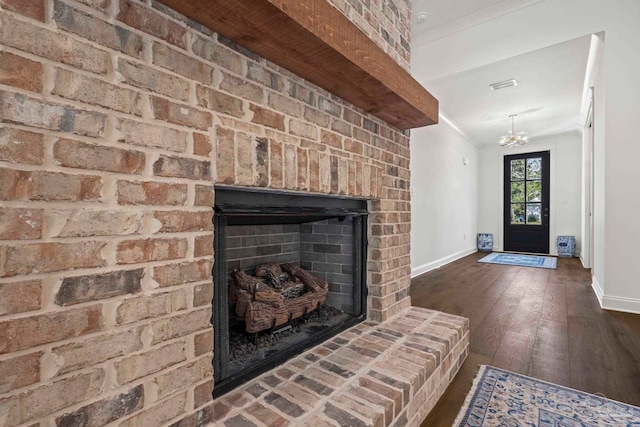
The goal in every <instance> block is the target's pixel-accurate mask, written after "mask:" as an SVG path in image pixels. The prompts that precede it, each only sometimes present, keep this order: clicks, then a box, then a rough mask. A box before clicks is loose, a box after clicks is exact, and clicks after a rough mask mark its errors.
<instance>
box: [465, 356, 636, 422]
mask: <svg viewBox="0 0 640 427" xmlns="http://www.w3.org/2000/svg"><path fill="white" fill-rule="evenodd" d="M453 425H454V426H456V427H471V426H473V427H481V426H510V427H595V426H615V427H632V426H633V427H638V426H640V408H638V407H635V406H631V405H627V404H625V403H621V402H616V401H615V400H610V399H606V398H604V397H599V396H596V395H593V394H589V393H585V392H582V391H578V390H574V389H572V388H567V387H563V386H561V385H557V384H552V383H548V382H546V381H541V380H537V379H535V378H531V377H527V376H525V375H520V374H516V373H513V372H509V371H504V370H502V369H498V368H494V367H493V366H486V365H483V366H481V367H480V371H479V372H478V375H477V376H476V379H475V380H474V381H473V386H472V387H471V391H470V392H469V394H468V395H467V399H466V400H465V403H464V406H463V407H462V409H461V410H460V412H459V413H458V416H457V418H456V421H455V422H454V423H453Z"/></svg>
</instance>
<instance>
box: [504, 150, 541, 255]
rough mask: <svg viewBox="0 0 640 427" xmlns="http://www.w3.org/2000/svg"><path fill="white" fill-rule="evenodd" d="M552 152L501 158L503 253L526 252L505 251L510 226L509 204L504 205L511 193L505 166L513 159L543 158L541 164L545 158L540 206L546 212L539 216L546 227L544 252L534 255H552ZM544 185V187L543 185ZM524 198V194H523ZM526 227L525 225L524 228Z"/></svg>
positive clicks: (511, 154) (524, 153)
mask: <svg viewBox="0 0 640 427" xmlns="http://www.w3.org/2000/svg"><path fill="white" fill-rule="evenodd" d="M552 151H553V150H551V149H546V150H539V151H532V152H527V151H524V152H516V153H510V154H505V155H504V156H503V161H502V177H503V178H502V185H503V188H502V249H503V250H504V251H513V252H523V253H527V251H516V250H514V249H507V237H508V235H509V233H508V231H507V229H508V227H510V226H511V214H510V212H511V211H510V206H511V203H506V199H507V194H509V195H510V193H511V185H510V184H511V173H510V169H509V171H508V170H507V164H508V163H509V162H510V161H511V160H512V159H513V158H525V159H526V158H531V157H543V163H544V158H545V157H546V168H544V169H543V170H542V181H543V188H542V194H543V197H542V199H543V200H542V205H543V207H544V205H546V209H547V210H546V212H545V211H544V209H543V210H542V212H541V214H542V218H541V219H542V224H543V226H546V229H547V230H546V231H547V233H546V242H543V244H544V243H546V251H545V250H544V248H543V251H542V252H535V253H543V254H552V253H553V251H552V250H551V249H552V245H551V235H552V216H551V200H552V197H551V192H552V183H551V169H552V156H551V152H552ZM545 184H546V185H545ZM545 187H546V191H545ZM525 197H526V194H525ZM524 227H526V225H525V226H524Z"/></svg>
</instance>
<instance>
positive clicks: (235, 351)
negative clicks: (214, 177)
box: [212, 187, 368, 397]
mask: <svg viewBox="0 0 640 427" xmlns="http://www.w3.org/2000/svg"><path fill="white" fill-rule="evenodd" d="M215 195H216V197H215V200H216V201H215V214H214V227H215V238H214V249H215V264H214V269H213V279H214V297H213V301H212V305H213V307H212V308H213V317H212V323H213V327H214V376H215V378H214V380H215V387H214V397H218V396H221V395H223V394H225V393H227V392H228V391H230V390H232V389H234V388H235V387H237V386H239V385H240V384H243V383H244V382H246V381H248V380H250V379H252V378H254V377H256V376H257V375H260V374H261V373H263V372H265V371H267V370H269V369H272V368H274V367H275V366H278V365H280V364H282V363H283V362H284V361H286V360H288V359H290V358H292V357H294V356H295V355H298V354H300V353H302V352H303V351H305V350H306V349H308V348H309V347H311V346H314V345H317V344H318V343H320V342H323V341H325V340H327V339H329V338H331V337H333V336H334V335H336V334H338V333H339V332H341V331H343V330H345V329H347V328H349V327H351V326H353V325H355V324H356V323H358V322H361V321H363V320H365V318H366V290H367V287H366V265H367V215H368V209H367V201H366V200H364V199H356V198H343V197H335V196H320V195H309V194H297V193H289V192H274V191H268V192H266V191H257V190H253V189H238V188H233V189H231V188H224V187H220V188H216V193H215Z"/></svg>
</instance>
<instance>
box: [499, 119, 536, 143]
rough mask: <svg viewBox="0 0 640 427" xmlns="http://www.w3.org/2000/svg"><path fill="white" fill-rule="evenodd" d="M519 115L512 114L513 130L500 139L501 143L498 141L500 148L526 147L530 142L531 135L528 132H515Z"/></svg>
mask: <svg viewBox="0 0 640 427" xmlns="http://www.w3.org/2000/svg"><path fill="white" fill-rule="evenodd" d="M516 116H517V114H512V115H510V116H509V117H511V130H510V131H509V133H508V134H506V135H504V136H502V137H500V141H498V146H500V147H508V148H510V147H518V146H520V145H524V144H526V143H527V142H529V135H528V134H527V132H524V131H520V132H518V133H516V131H515V118H516Z"/></svg>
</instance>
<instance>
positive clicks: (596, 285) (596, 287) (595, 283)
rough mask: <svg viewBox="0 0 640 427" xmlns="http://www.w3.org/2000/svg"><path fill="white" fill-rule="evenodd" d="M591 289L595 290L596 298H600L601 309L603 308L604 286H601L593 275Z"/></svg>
mask: <svg viewBox="0 0 640 427" xmlns="http://www.w3.org/2000/svg"><path fill="white" fill-rule="evenodd" d="M591 288H592V289H593V292H595V294H596V298H598V303H599V304H600V307H602V297H603V296H604V292H603V291H602V286H600V283H598V279H596V276H594V275H593V274H592V275H591ZM602 308H604V307H602Z"/></svg>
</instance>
